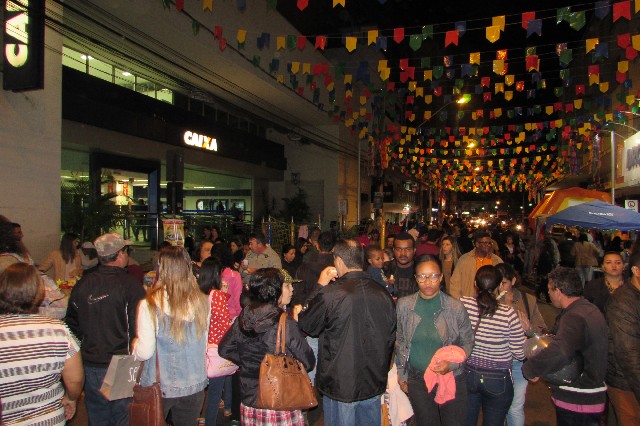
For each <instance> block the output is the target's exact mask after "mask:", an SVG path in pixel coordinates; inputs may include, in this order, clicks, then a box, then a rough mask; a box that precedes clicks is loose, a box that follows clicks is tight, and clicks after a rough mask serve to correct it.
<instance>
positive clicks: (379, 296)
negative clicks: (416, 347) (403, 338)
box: [298, 240, 396, 426]
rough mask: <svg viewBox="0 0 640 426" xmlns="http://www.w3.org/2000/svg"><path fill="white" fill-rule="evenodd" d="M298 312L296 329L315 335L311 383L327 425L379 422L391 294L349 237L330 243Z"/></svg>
mask: <svg viewBox="0 0 640 426" xmlns="http://www.w3.org/2000/svg"><path fill="white" fill-rule="evenodd" d="M333 257H334V266H329V267H327V268H325V269H324V270H323V271H322V272H321V273H320V277H319V278H318V281H317V283H318V285H317V286H316V288H315V289H314V291H313V292H312V293H311V295H310V296H309V298H308V299H307V303H306V304H305V306H303V311H302V312H301V313H300V315H299V322H298V324H299V325H300V329H301V330H302V331H304V332H305V333H307V334H308V335H310V336H312V337H317V336H320V344H319V351H318V366H317V373H316V387H317V388H318V390H319V391H320V393H322V395H323V412H324V422H325V424H328V425H343V426H350V425H353V426H355V425H376V424H380V421H381V417H380V397H381V395H382V394H383V393H384V392H385V389H386V385H387V373H388V371H389V366H390V363H391V353H392V351H393V345H394V343H395V332H396V310H395V305H394V303H393V300H392V299H391V296H390V295H389V293H388V292H387V290H385V289H384V288H383V287H382V286H381V285H379V284H377V283H376V282H375V281H373V280H372V279H371V277H370V276H369V274H367V273H366V272H364V271H363V270H362V267H363V262H364V250H363V248H362V246H361V245H360V244H359V243H358V242H357V241H355V240H346V241H345V240H340V241H338V242H337V243H336V244H335V246H334V247H333Z"/></svg>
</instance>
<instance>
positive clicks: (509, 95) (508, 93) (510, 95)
mask: <svg viewBox="0 0 640 426" xmlns="http://www.w3.org/2000/svg"><path fill="white" fill-rule="evenodd" d="M504 98H505V99H506V100H507V101H510V100H511V99H513V90H507V91H506V92H504Z"/></svg>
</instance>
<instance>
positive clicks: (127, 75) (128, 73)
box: [122, 71, 131, 77]
mask: <svg viewBox="0 0 640 426" xmlns="http://www.w3.org/2000/svg"><path fill="white" fill-rule="evenodd" d="M122 75H124V76H125V77H131V73H130V72H129V71H122Z"/></svg>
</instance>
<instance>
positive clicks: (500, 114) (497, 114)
mask: <svg viewBox="0 0 640 426" xmlns="http://www.w3.org/2000/svg"><path fill="white" fill-rule="evenodd" d="M493 113H494V114H495V116H496V118H498V117H502V108H495V109H494V110H493Z"/></svg>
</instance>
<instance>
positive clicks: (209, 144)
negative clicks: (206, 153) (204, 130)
mask: <svg viewBox="0 0 640 426" xmlns="http://www.w3.org/2000/svg"><path fill="white" fill-rule="evenodd" d="M183 139H184V143H186V144H187V145H189V146H194V147H196V148H202V149H208V150H210V151H217V150H218V141H217V140H216V138H212V137H211V136H207V135H201V134H199V133H196V132H192V131H191V130H187V131H186V132H184V135H183Z"/></svg>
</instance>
